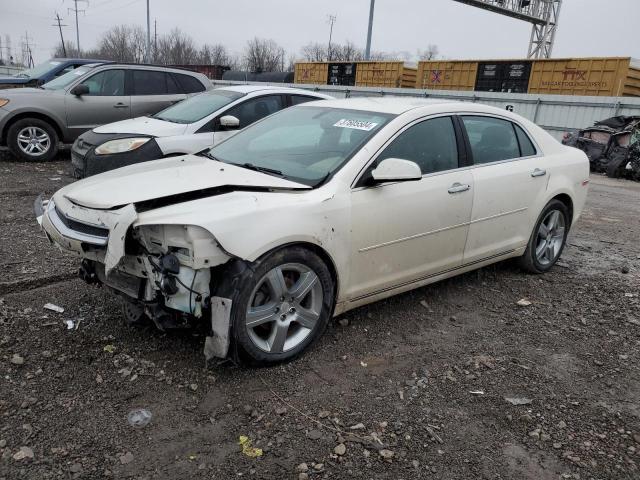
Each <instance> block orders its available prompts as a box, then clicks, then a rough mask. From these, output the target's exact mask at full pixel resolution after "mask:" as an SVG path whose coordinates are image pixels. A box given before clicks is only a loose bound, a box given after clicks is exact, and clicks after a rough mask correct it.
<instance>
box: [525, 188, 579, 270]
mask: <svg viewBox="0 0 640 480" xmlns="http://www.w3.org/2000/svg"><path fill="white" fill-rule="evenodd" d="M554 212H555V214H554ZM552 214H554V216H555V215H557V217H555V218H557V222H558V223H556V225H555V227H554V228H552V230H551V232H549V234H548V236H547V237H546V238H545V237H543V234H544V231H543V230H541V227H542V224H543V223H544V224H545V227H547V230H548V225H550V224H551V223H550V221H551V218H550V216H551V215H552ZM570 228H571V218H570V216H569V209H568V208H567V206H566V205H565V204H564V203H562V202H561V201H560V200H555V199H554V200H551V201H550V202H549V203H547V205H546V206H545V207H544V209H543V210H542V213H541V214H540V216H539V217H538V221H537V222H536V224H535V227H534V228H533V232H531V238H530V239H529V243H528V244H527V249H526V250H525V252H524V255H522V257H520V259H519V260H520V262H519V263H520V266H521V267H522V268H523V269H525V270H527V271H529V272H531V273H545V272H547V271H549V270H550V269H551V267H553V266H554V265H555V263H556V262H557V261H558V259H559V258H560V255H562V251H563V250H564V246H565V244H566V242H567V235H568V233H569V229H570ZM560 229H562V231H560ZM554 231H555V232H556V235H554V234H553V232H554ZM550 241H553V242H554V243H553V244H552V245H551V247H549V245H550V244H549V242H550ZM545 245H546V247H545ZM541 248H542V251H541V250H540V249H541ZM536 252H538V253H536Z"/></svg>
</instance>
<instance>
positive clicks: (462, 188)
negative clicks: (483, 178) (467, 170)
mask: <svg viewBox="0 0 640 480" xmlns="http://www.w3.org/2000/svg"><path fill="white" fill-rule="evenodd" d="M470 188H471V185H467V184H466V183H465V184H462V183H458V182H456V183H454V184H453V185H451V186H450V187H449V193H451V194H454V193H461V192H466V191H467V190H469V189H470Z"/></svg>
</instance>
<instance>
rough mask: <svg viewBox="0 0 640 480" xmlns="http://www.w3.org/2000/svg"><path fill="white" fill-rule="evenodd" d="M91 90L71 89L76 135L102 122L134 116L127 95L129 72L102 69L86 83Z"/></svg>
mask: <svg viewBox="0 0 640 480" xmlns="http://www.w3.org/2000/svg"><path fill="white" fill-rule="evenodd" d="M82 84H84V85H86V86H87V87H88V88H89V93H87V94H84V95H82V96H76V95H73V94H72V93H69V92H67V94H66V95H65V106H66V111H67V125H68V126H69V132H70V133H71V136H72V138H76V137H77V136H78V135H80V134H81V133H83V132H85V131H87V130H90V129H92V128H94V127H97V126H98V125H104V124H106V123H112V122H117V121H119V120H126V119H128V118H130V115H131V99H130V97H129V96H128V95H125V88H124V84H125V71H124V70H117V69H113V70H102V71H101V72H98V73H96V74H95V75H92V76H91V77H89V78H87V79H86V80H84V81H83V82H82Z"/></svg>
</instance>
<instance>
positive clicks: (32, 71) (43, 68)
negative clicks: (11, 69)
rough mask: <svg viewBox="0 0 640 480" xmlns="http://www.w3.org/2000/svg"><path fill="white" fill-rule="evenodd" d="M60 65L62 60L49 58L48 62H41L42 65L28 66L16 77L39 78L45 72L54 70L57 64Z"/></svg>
mask: <svg viewBox="0 0 640 480" xmlns="http://www.w3.org/2000/svg"><path fill="white" fill-rule="evenodd" d="M58 65H60V62H55V61H53V60H49V61H48V62H44V63H41V64H40V65H38V66H36V67H33V68H28V69H26V70H22V71H20V72H18V73H16V75H15V76H16V77H26V78H38V77H39V76H41V75H42V74H44V73H47V72H48V71H49V70H52V69H53V68H55V67H56V66H58Z"/></svg>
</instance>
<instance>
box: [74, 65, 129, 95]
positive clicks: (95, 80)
mask: <svg viewBox="0 0 640 480" xmlns="http://www.w3.org/2000/svg"><path fill="white" fill-rule="evenodd" d="M82 84H83V85H86V86H87V87H89V93H88V94H87V95H96V96H103V97H113V96H117V95H124V70H103V71H102V72H98V73H96V74H95V75H92V76H91V77H89V78H87V79H86V80H85V81H84V82H82Z"/></svg>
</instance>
